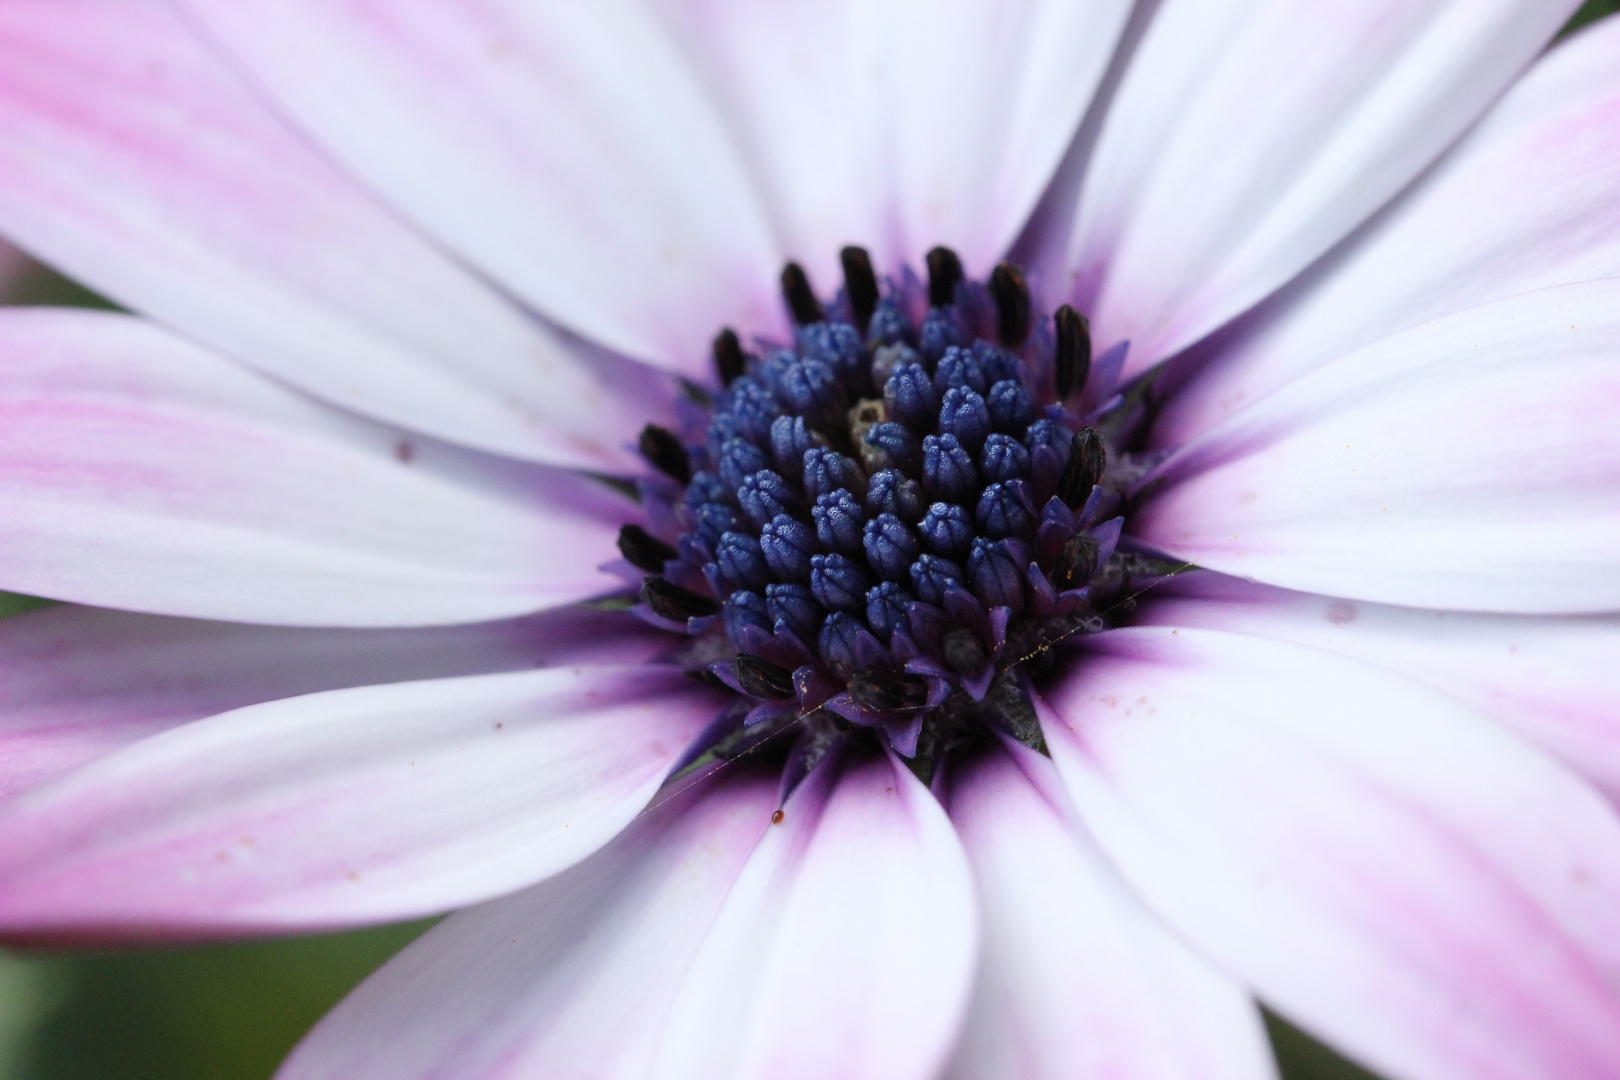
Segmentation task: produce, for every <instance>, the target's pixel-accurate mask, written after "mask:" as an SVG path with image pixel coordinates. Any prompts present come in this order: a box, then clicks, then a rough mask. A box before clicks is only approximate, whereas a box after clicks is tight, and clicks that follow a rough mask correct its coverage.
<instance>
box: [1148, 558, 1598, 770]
mask: <svg viewBox="0 0 1620 1080" xmlns="http://www.w3.org/2000/svg"><path fill="white" fill-rule="evenodd" d="M1136 618H1137V619H1138V620H1139V621H1141V622H1145V623H1149V624H1154V625H1160V626H1201V627H1208V628H1211V629H1216V630H1232V631H1236V632H1239V633H1244V634H1254V635H1258V636H1260V637H1270V638H1280V639H1282V640H1284V641H1294V642H1298V643H1299V644H1302V645H1310V646H1312V647H1314V648H1318V649H1326V650H1328V651H1330V652H1336V653H1341V654H1343V655H1345V656H1351V657H1354V658H1356V659H1357V660H1362V661H1365V662H1367V663H1370V664H1376V665H1377V666H1378V667H1381V668H1386V669H1388V670H1390V671H1395V672H1399V673H1400V674H1402V675H1405V676H1407V677H1408V678H1411V679H1415V680H1417V681H1418V682H1421V683H1425V684H1427V685H1429V686H1432V687H1434V688H1435V689H1436V690H1440V691H1441V692H1443V693H1445V694H1446V695H1447V696H1448V697H1451V698H1453V699H1455V700H1457V701H1460V702H1462V703H1464V704H1466V705H1468V706H1469V707H1471V708H1473V709H1474V710H1475V711H1477V712H1480V713H1483V714H1484V715H1486V716H1489V717H1491V718H1492V719H1493V720H1496V721H1498V722H1500V723H1502V724H1506V725H1507V726H1508V727H1511V728H1513V729H1514V730H1515V731H1518V732H1519V733H1520V734H1522V735H1524V736H1525V737H1526V738H1528V739H1531V740H1532V741H1534V742H1535V743H1537V744H1538V745H1540V746H1541V747H1542V748H1543V749H1545V750H1547V751H1549V752H1550V753H1552V754H1553V755H1554V756H1556V757H1558V758H1559V759H1560V760H1562V761H1563V762H1564V763H1565V764H1566V765H1568V766H1569V767H1570V768H1571V769H1574V770H1575V771H1576V772H1578V773H1581V774H1582V775H1583V776H1585V777H1587V778H1588V779H1590V780H1591V781H1593V782H1594V783H1596V784H1597V785H1599V786H1600V787H1602V788H1603V789H1604V790H1605V791H1607V792H1608V793H1609V794H1610V796H1612V797H1615V798H1617V799H1620V670H1617V668H1616V665H1615V662H1614V658H1615V657H1617V656H1620V616H1614V615H1587V616H1579V615H1577V616H1562V617H1537V616H1525V615H1486V614H1479V613H1474V612H1459V611H1431V610H1428V609H1425V608H1407V607H1393V606H1390V605H1387V604H1368V603H1362V602H1357V601H1352V600H1344V599H1340V598H1337V597H1330V596H1317V595H1314V594H1312V593H1300V592H1290V591H1288V590H1286V589H1275V588H1272V587H1271V586H1268V585H1256V584H1253V583H1250V582H1245V581H1240V580H1238V579H1237V578H1229V577H1225V576H1223V575H1220V574H1210V573H1189V574H1183V575H1181V576H1179V577H1177V578H1176V579H1175V580H1174V581H1172V582H1169V583H1167V584H1165V585H1164V586H1161V587H1160V588H1158V589H1156V590H1154V591H1153V592H1152V593H1150V594H1147V595H1145V596H1143V597H1142V602H1141V606H1140V607H1139V608H1138V609H1137V616H1136Z"/></svg>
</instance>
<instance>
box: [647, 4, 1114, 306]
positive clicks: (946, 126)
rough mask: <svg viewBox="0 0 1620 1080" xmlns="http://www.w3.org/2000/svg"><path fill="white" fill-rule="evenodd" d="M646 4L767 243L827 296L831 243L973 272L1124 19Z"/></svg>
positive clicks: (835, 277) (997, 245) (988, 257)
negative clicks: (693, 73) (718, 122)
mask: <svg viewBox="0 0 1620 1080" xmlns="http://www.w3.org/2000/svg"><path fill="white" fill-rule="evenodd" d="M656 6H657V7H658V8H659V9H661V10H662V11H663V13H664V14H665V16H666V17H667V18H668V20H669V24H670V25H671V27H672V28H673V30H674V32H675V34H676V35H677V37H678V38H679V39H680V40H681V41H682V42H683V44H684V46H685V48H686V49H687V51H688V54H689V55H690V56H692V57H693V59H694V63H695V64H696V66H697V67H698V69H699V70H701V71H703V72H704V74H705V75H706V77H707V78H708V79H709V81H710V82H711V84H712V85H714V86H715V87H716V88H717V94H718V97H719V98H720V100H721V101H722V102H723V103H724V108H725V111H726V114H727V116H728V118H729V119H730V120H731V122H732V124H733V125H734V127H735V129H736V130H737V131H738V133H739V135H740V137H741V140H742V143H743V145H744V147H745V148H746V150H747V153H748V157H749V160H750V162H751V164H752V165H753V167H754V169H755V171H756V173H757V174H758V175H759V177H760V178H761V182H762V185H763V187H764V189H765V191H766V193H767V198H768V200H769V204H770V208H771V214H772V218H773V220H774V222H775V224H776V228H777V232H778V234H779V235H780V236H781V237H782V242H783V244H784V246H785V247H786V248H787V250H788V251H789V252H790V253H791V254H792V255H793V257H794V258H796V259H798V260H800V261H801V262H802V263H803V264H804V265H805V266H806V267H807V268H808V269H809V270H810V273H811V275H812V277H813V279H814V280H815V281H816V282H817V283H819V284H821V285H822V286H824V287H825V288H827V289H829V290H830V289H831V288H833V287H834V286H835V285H836V283H837V282H838V281H839V280H840V275H841V270H840V268H839V265H838V258H837V256H838V248H839V245H841V244H846V243H861V244H865V245H866V246H867V247H868V248H869V249H870V250H871V252H872V255H873V256H874V258H875V259H876V260H877V261H878V263H879V265H880V267H882V268H884V269H889V270H894V269H897V268H898V266H899V265H900V263H901V262H902V261H909V262H910V263H911V265H912V266H914V267H918V268H920V267H921V265H922V257H923V255H924V253H925V252H927V251H928V249H929V248H931V247H933V246H934V245H935V244H949V245H951V246H953V247H955V248H956V249H957V251H958V252H959V253H960V254H961V255H962V257H963V259H964V260H965V261H966V262H967V264H968V267H969V270H970V271H971V272H974V273H977V274H983V273H985V272H987V271H988V270H989V269H990V267H991V266H992V265H993V264H994V262H995V261H996V260H997V259H999V258H1000V257H1001V255H1002V253H1003V252H1004V251H1006V249H1007V247H1008V246H1009V245H1010V244H1011V243H1012V241H1013V239H1014V237H1015V236H1016V235H1017V234H1018V231H1019V229H1021V228H1022V227H1023V224H1024V221H1025V218H1026V217H1027V216H1028V214H1029V212H1030V210H1031V208H1032V207H1033V206H1034V204H1035V200H1036V198H1037V197H1038V196H1039V195H1040V193H1041V189H1042V188H1043V186H1044V185H1045V184H1046V182H1047V180H1048V179H1049V178H1050V177H1051V175H1052V172H1053V170H1054V168H1055V167H1056V165H1057V163H1058V160H1059V159H1060V158H1061V157H1062V155H1063V153H1064V151H1065V150H1066V149H1067V148H1068V145H1069V142H1070V140H1071V138H1072V137H1073V135H1074V131H1075V128H1076V127H1077V125H1078V124H1079V121H1080V117H1081V114H1082V113H1083V112H1084V111H1085V108H1086V105H1087V103H1088V102H1089V101H1090V99H1091V95H1092V92H1093V91H1094V90H1095V88H1096V86H1097V83H1098V81H1099V80H1100V79H1101V77H1102V73H1103V70H1104V68H1105V67H1106V66H1107V64H1108V60H1109V57H1110V56H1111V55H1112V53H1113V49H1114V44H1115V41H1116V40H1117V38H1118V35H1119V32H1120V29H1121V28H1122V27H1123V25H1124V22H1125V18H1126V16H1127V14H1128V13H1129V10H1130V7H1131V5H1130V4H1128V3H1125V2H1122V0H1083V2H1079V3H1074V2H1066V0H1010V2H1009V0H953V2H951V3H948V4H945V5H940V4H937V3H928V2H926V0H900V2H898V3H881V4H875V3H868V2H863V0H833V2H827V3H804V2H796V3H779V4H759V3H751V2H749V0H657V4H656Z"/></svg>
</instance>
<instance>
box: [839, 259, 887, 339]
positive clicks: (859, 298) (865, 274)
mask: <svg viewBox="0 0 1620 1080" xmlns="http://www.w3.org/2000/svg"><path fill="white" fill-rule="evenodd" d="M838 261H839V262H841V263H843V264H844V295H846V296H848V297H849V310H850V313H851V314H853V315H854V316H855V329H857V330H859V331H860V332H861V333H862V334H865V333H866V326H867V324H868V323H870V322H871V321H872V312H873V311H876V310H877V302H878V282H877V274H876V273H875V272H874V271H873V270H872V257H871V256H870V255H868V254H867V253H866V249H865V248H863V247H856V246H855V245H853V244H851V245H850V246H849V247H846V248H844V249H843V250H842V251H840V252H839V253H838Z"/></svg>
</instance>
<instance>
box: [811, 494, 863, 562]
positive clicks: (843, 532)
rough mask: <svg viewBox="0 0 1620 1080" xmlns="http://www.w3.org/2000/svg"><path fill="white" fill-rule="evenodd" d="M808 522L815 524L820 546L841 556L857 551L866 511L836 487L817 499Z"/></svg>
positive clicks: (859, 548) (849, 495)
mask: <svg viewBox="0 0 1620 1080" xmlns="http://www.w3.org/2000/svg"><path fill="white" fill-rule="evenodd" d="M810 519H811V520H812V521H814V522H815V523H816V538H817V539H818V540H820V541H821V546H822V547H824V548H826V549H828V550H829V551H841V552H844V553H845V554H854V553H855V552H858V551H860V550H861V527H862V526H864V525H865V524H866V511H865V510H864V509H862V507H861V504H860V503H859V502H858V501H856V499H855V496H854V495H851V494H850V493H849V491H847V490H846V489H844V488H839V489H838V490H837V491H834V492H831V493H829V494H827V495H823V496H821V497H820V498H818V499H817V500H816V505H815V506H814V507H813V508H812V509H811V510H810Z"/></svg>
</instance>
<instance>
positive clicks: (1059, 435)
mask: <svg viewBox="0 0 1620 1080" xmlns="http://www.w3.org/2000/svg"><path fill="white" fill-rule="evenodd" d="M1073 437H1074V436H1072V435H1070V434H1069V431H1068V429H1067V428H1065V427H1064V426H1063V425H1062V424H1060V423H1058V422H1057V421H1056V420H1037V421H1035V422H1034V423H1033V424H1031V425H1029V430H1028V431H1026V432H1024V445H1025V446H1027V447H1029V449H1030V451H1031V452H1033V451H1034V450H1035V449H1036V448H1037V447H1041V446H1050V447H1051V448H1052V449H1053V450H1056V451H1057V454H1058V458H1059V460H1061V459H1062V458H1063V457H1064V456H1065V455H1067V454H1068V452H1069V440H1070V439H1072V438H1073Z"/></svg>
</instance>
